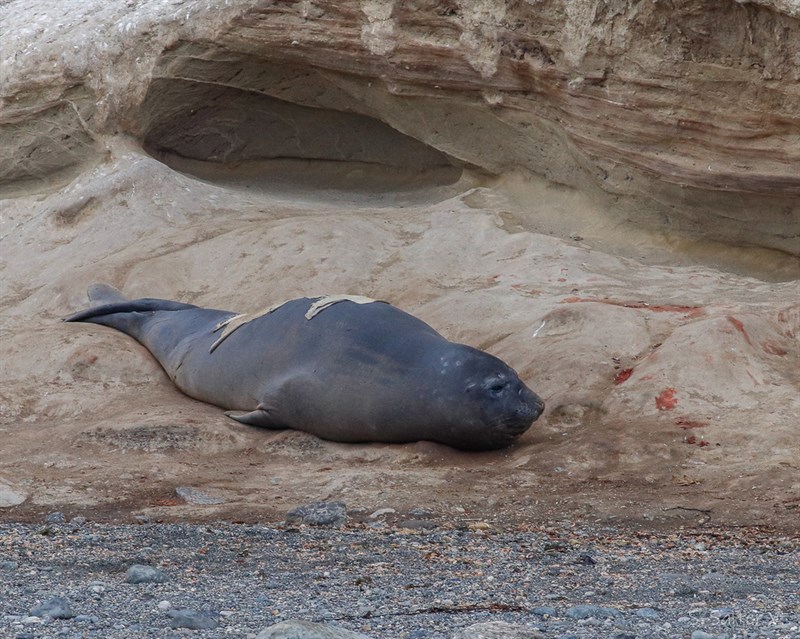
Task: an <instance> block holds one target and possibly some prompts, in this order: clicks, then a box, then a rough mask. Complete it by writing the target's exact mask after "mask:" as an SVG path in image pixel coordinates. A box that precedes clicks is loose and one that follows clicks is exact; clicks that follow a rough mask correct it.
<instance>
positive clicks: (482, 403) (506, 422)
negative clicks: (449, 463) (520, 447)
mask: <svg viewBox="0 0 800 639" xmlns="http://www.w3.org/2000/svg"><path fill="white" fill-rule="evenodd" d="M453 346H454V348H453V349H452V350H451V352H450V353H448V354H446V355H444V356H442V357H441V358H440V364H441V366H442V370H443V371H448V373H449V374H448V375H447V377H448V379H449V384H448V386H449V389H448V390H449V391H450V392H451V393H452V395H451V397H453V396H460V397H461V398H462V400H461V401H460V402H459V403H458V406H457V408H456V410H454V411H452V413H451V414H450V415H449V416H448V419H447V421H448V429H447V430H448V435H447V439H448V440H449V441H448V442H447V443H448V444H449V445H451V446H454V447H456V448H464V449H473V450H491V449H495V448H504V447H506V446H509V445H510V444H512V443H513V442H514V441H515V440H516V439H517V438H519V436H520V435H522V434H523V433H524V432H525V431H526V430H528V428H530V427H531V424H533V422H534V421H536V419H537V418H538V417H539V415H541V414H542V411H543V410H544V402H543V401H542V399H541V398H540V397H539V396H538V395H537V394H536V393H534V392H533V391H532V390H531V389H530V388H528V387H527V386H526V385H525V383H524V382H523V381H522V380H521V379H520V378H519V375H517V373H516V372H515V371H514V370H513V369H512V368H511V367H510V366H508V365H507V364H506V363H505V362H503V361H502V360H500V359H498V358H496V357H494V356H493V355H489V354H488V353H484V352H483V351H479V350H477V349H475V348H472V347H470V346H465V345H462V344H454V345H453ZM451 407H452V406H451Z"/></svg>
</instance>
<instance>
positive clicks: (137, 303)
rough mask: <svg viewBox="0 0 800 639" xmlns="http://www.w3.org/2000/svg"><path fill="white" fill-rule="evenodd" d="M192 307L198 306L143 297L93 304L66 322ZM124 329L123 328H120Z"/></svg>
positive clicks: (89, 320)
mask: <svg viewBox="0 0 800 639" xmlns="http://www.w3.org/2000/svg"><path fill="white" fill-rule="evenodd" d="M190 308H197V306H195V305H194V304H184V303H183V302H173V301H171V300H159V299H151V298H148V297H146V298H143V299H140V300H126V301H124V302H112V303H111V304H101V305H100V306H93V307H92V308H88V309H86V310H85V311H80V312H78V313H75V314H74V315H70V316H69V317H65V318H64V321H65V322H91V321H93V320H97V318H100V317H105V316H107V315H120V314H124V313H147V312H150V311H185V310H187V309H190ZM94 323H95V324H103V323H105V322H100V321H95V322H94ZM106 325H108V326H113V327H114V328H117V327H116V326H114V324H113V323H106ZM120 330H123V329H120Z"/></svg>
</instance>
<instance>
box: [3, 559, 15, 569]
mask: <svg viewBox="0 0 800 639" xmlns="http://www.w3.org/2000/svg"><path fill="white" fill-rule="evenodd" d="M18 566H19V564H18V563H17V562H16V561H11V560H8V559H4V560H3V561H0V570H16V569H17V567H18Z"/></svg>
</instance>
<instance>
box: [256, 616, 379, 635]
mask: <svg viewBox="0 0 800 639" xmlns="http://www.w3.org/2000/svg"><path fill="white" fill-rule="evenodd" d="M256 639H372V638H371V637H369V636H367V635H362V634H360V633H358V632H353V631H351V630H345V629H344V628H338V627H337V626H331V625H328V624H322V623H314V622H312V621H301V620H299V619H289V620H288V621H283V622H281V623H278V624H275V625H274V626H270V627H269V628H265V629H264V630H262V631H261V632H259V633H258V635H257V636H256Z"/></svg>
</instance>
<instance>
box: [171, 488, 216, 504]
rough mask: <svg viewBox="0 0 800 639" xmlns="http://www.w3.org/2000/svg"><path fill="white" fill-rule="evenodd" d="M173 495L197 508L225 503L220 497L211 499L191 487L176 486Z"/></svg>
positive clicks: (209, 496)
mask: <svg viewBox="0 0 800 639" xmlns="http://www.w3.org/2000/svg"><path fill="white" fill-rule="evenodd" d="M175 493H176V494H177V495H178V497H180V498H181V499H183V500H184V501H186V502H188V503H190V504H196V505H198V506H213V505H216V504H224V503H225V500H224V499H222V498H221V497H213V496H212V495H209V494H208V493H206V492H203V491H202V490H200V489H199V488H192V487H191V486H178V487H177V488H176V489H175Z"/></svg>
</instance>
